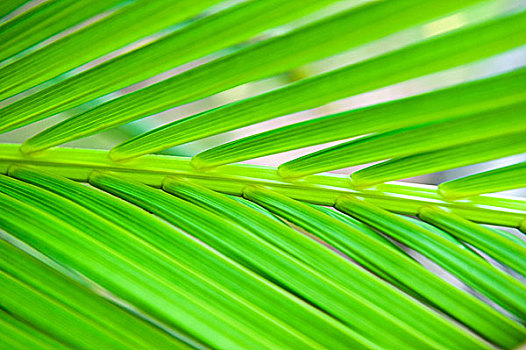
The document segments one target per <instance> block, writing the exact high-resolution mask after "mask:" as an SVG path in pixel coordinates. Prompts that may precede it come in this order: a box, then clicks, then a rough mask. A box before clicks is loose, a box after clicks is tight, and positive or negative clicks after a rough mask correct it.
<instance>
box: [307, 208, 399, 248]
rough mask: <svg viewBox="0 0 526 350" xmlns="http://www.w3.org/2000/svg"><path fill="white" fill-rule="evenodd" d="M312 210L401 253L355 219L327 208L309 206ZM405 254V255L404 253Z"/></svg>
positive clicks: (394, 245)
mask: <svg viewBox="0 0 526 350" xmlns="http://www.w3.org/2000/svg"><path fill="white" fill-rule="evenodd" d="M310 206H311V207H312V208H314V209H316V210H318V211H321V212H322V213H324V214H325V215H327V216H330V217H331V218H333V219H336V220H339V221H341V222H342V223H344V224H345V225H348V226H351V227H352V228H353V229H355V230H359V231H362V233H364V234H366V235H368V236H369V237H371V238H373V239H376V240H377V241H378V242H380V243H382V244H387V245H389V246H390V247H391V248H394V249H397V250H398V251H399V252H401V253H403V251H402V249H400V247H398V246H397V245H396V244H394V243H393V242H391V241H390V240H388V239H387V238H385V237H384V236H382V235H381V234H379V233H378V232H376V231H374V230H372V229H371V228H370V227H369V226H367V225H365V224H364V223H362V222H360V221H358V220H356V219H355V218H352V217H350V216H349V215H345V214H343V213H341V212H339V211H337V210H334V209H333V208H327V207H323V206H320V205H312V204H311V205H310ZM404 254H405V253H404Z"/></svg>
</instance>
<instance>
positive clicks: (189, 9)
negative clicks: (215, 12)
mask: <svg viewBox="0 0 526 350" xmlns="http://www.w3.org/2000/svg"><path fill="white" fill-rule="evenodd" d="M218 1H219V0H201V1H192V0H179V1H171V0H156V1H150V0H136V1H135V2H132V3H130V4H127V5H126V6H124V7H122V8H121V9H119V10H118V11H116V12H115V13H113V14H111V15H109V16H108V17H106V18H104V19H102V20H100V21H98V22H96V23H93V24H91V25H89V26H87V27H85V28H82V29H81V30H79V31H78V32H76V33H74V34H72V35H69V36H67V37H64V38H62V39H60V40H57V41H56V42H54V43H52V44H50V45H48V46H46V47H44V48H42V49H40V50H38V51H35V52H33V53H31V54H29V55H27V56H24V57H22V58H20V59H19V60H16V61H14V62H13V63H11V64H8V65H6V66H4V67H2V68H0V100H3V99H5V98H7V97H10V96H13V95H15V94H17V93H19V92H22V91H24V90H26V89H29V88H31V87H33V86H35V85H37V84H40V83H42V82H44V81H46V80H48V79H51V78H54V77H56V76H57V75H59V74H62V73H65V72H67V71H69V70H71V69H73V68H76V67H78V66H80V65H82V64H84V63H87V62H89V61H91V60H93V59H95V58H98V57H100V56H102V55H105V54H107V53H110V52H111V51H114V50H116V49H119V48H121V47H123V46H125V45H127V44H130V43H132V42H134V41H136V40H138V39H141V38H143V37H144V36H147V35H150V34H153V33H155V32H157V31H159V30H161V29H164V28H166V27H168V26H170V25H173V24H176V23H178V22H181V21H184V20H186V19H189V18H191V17H193V16H195V15H197V14H198V13H199V12H201V11H202V10H204V9H206V8H207V7H208V6H210V5H213V4H214V3H217V2H218ZM84 5H85V4H84Z"/></svg>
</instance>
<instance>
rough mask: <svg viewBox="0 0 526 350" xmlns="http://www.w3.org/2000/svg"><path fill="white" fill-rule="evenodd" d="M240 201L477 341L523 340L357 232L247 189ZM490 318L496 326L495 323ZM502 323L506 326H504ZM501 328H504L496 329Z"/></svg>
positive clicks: (485, 309)
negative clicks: (358, 260)
mask: <svg viewBox="0 0 526 350" xmlns="http://www.w3.org/2000/svg"><path fill="white" fill-rule="evenodd" d="M244 195H245V197H247V198H249V199H250V200H252V201H255V202H256V203H258V204H260V205H262V206H264V207H265V208H267V209H269V210H271V211H272V212H274V213H276V214H278V215H280V216H282V217H284V218H285V219H287V220H289V221H291V222H293V223H294V224H296V225H298V226H300V227H302V228H304V229H305V230H306V231H307V232H310V233H311V234H314V235H315V236H317V237H319V238H321V239H323V240H325V241H327V242H328V243H330V244H331V245H333V246H334V247H335V248H337V249H339V250H340V251H342V252H344V253H346V254H347V255H349V256H355V255H360V256H361V257H362V259H369V260H370V262H372V263H374V264H375V265H377V266H378V268H380V269H383V270H384V271H385V272H386V273H389V274H390V275H391V276H392V277H394V278H396V279H397V280H398V281H399V282H400V283H403V284H404V285H405V286H407V287H408V288H410V289H412V290H413V291H415V292H417V293H418V294H420V295H421V296H422V297H424V298H425V299H427V300H429V302H431V303H432V304H433V305H434V306H436V307H438V308H440V309H441V310H443V311H445V312H446V313H448V314H449V315H451V316H452V317H454V318H455V319H457V320H460V321H461V322H462V323H463V324H465V325H466V326H468V327H469V328H471V329H473V330H475V331H476V332H477V333H478V334H480V335H481V336H483V337H485V338H487V339H491V340H492V341H493V342H496V343H499V344H501V346H504V347H510V346H511V347H513V345H512V344H513V342H520V341H521V340H520V339H521V338H522V339H524V334H522V335H521V333H523V332H524V330H523V329H521V328H522V327H520V326H519V325H518V324H515V323H513V322H511V321H510V320H508V319H506V318H505V317H503V316H502V315H500V314H498V313H497V312H496V311H495V310H493V309H491V308H490V307H489V306H487V305H484V304H483V303H482V302H480V301H479V300H477V299H475V298H474V297H472V296H470V295H468V294H466V293H464V292H462V291H460V290H458V289H455V288H454V287H452V286H451V285H449V284H448V283H447V282H445V281H443V280H441V279H440V278H438V277H437V276H436V275H433V274H432V273H430V272H429V271H428V270H426V269H425V268H423V267H422V266H420V265H419V264H418V263H416V262H415V261H414V260H412V259H410V258H408V257H407V256H406V255H403V254H401V253H400V252H399V251H397V250H395V249H393V248H391V247H389V246H388V245H385V244H381V243H379V242H378V241H376V240H375V239H372V238H370V237H369V236H368V235H366V234H363V233H362V232H361V231H359V230H356V229H353V228H351V227H350V226H348V225H345V224H343V223H341V222H339V221H338V220H334V219H333V218H331V217H329V216H327V215H325V214H323V213H321V212H319V211H318V210H316V209H314V208H311V207H309V206H306V205H304V204H302V203H300V202H297V201H294V200H292V199H290V198H287V197H285V196H282V195H279V194H276V193H273V192H271V191H268V190H264V189H259V188H255V187H250V188H248V189H247V190H245V193H244ZM338 203H339V202H337V205H338ZM338 209H340V208H339V207H338ZM401 220H403V219H401ZM495 317H496V318H498V319H499V321H497V322H495ZM501 322H505V323H506V324H507V325H506V326H503V325H502V324H501ZM500 327H503V328H501V329H499V328H500ZM509 327H511V328H509ZM510 329H515V331H514V333H515V334H516V335H515V336H514V337H515V340H512V338H508V337H509V336H510V335H511V333H510V332H509V331H510ZM506 338H508V339H506ZM505 344H507V345H505Z"/></svg>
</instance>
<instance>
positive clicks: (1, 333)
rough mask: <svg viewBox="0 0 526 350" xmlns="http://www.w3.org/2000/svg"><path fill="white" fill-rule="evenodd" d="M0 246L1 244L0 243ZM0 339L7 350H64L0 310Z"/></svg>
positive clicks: (57, 343)
mask: <svg viewBox="0 0 526 350" xmlns="http://www.w3.org/2000/svg"><path fill="white" fill-rule="evenodd" d="M0 244H2V243H1V242H0ZM0 337H1V339H2V345H3V346H5V348H6V349H9V350H25V349H39V350H66V349H67V348H66V346H65V345H64V344H60V343H59V342H57V341H56V340H54V339H52V338H50V337H49V336H48V335H46V334H44V333H42V332H40V331H38V330H37V329H35V328H33V327H30V326H29V325H27V324H25V323H23V322H21V321H19V320H18V319H16V318H15V317H13V316H12V315H10V314H8V313H6V312H5V311H2V310H0Z"/></svg>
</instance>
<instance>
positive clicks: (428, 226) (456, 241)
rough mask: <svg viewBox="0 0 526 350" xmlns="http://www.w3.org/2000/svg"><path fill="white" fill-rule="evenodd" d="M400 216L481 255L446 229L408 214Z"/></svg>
mask: <svg viewBox="0 0 526 350" xmlns="http://www.w3.org/2000/svg"><path fill="white" fill-rule="evenodd" d="M399 217H401V218H402V219H405V220H407V221H409V222H412V223H414V224H416V225H418V226H420V227H422V228H424V229H426V230H427V231H430V232H433V233H434V234H436V235H439V236H440V237H442V238H444V239H447V240H448V241H450V242H452V243H454V244H456V245H457V246H458V247H459V248H461V249H464V250H466V251H469V252H471V253H473V254H476V255H477V256H479V255H478V254H477V253H475V252H474V251H473V250H472V249H470V248H468V247H467V246H465V245H464V244H463V243H462V242H460V241H458V240H457V239H456V238H454V237H453V236H451V235H450V234H449V233H447V232H446V231H443V230H441V229H439V228H437V227H435V226H433V225H430V224H428V223H426V222H423V221H420V220H417V219H414V218H412V217H408V216H402V215H399Z"/></svg>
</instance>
